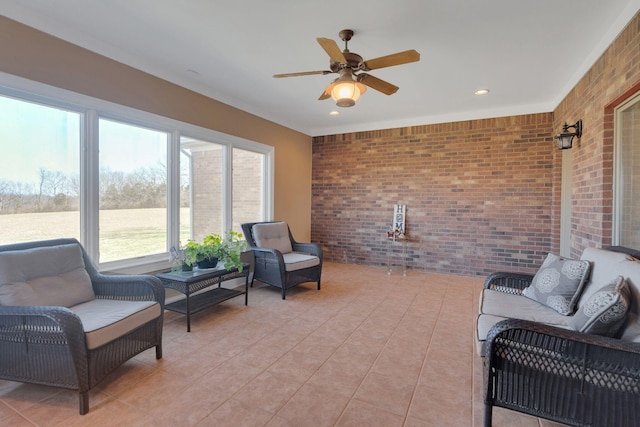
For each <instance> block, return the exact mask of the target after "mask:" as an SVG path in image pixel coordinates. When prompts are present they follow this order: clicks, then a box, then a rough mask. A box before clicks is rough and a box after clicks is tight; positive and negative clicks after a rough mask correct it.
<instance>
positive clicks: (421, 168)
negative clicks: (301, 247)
mask: <svg viewBox="0 0 640 427" xmlns="http://www.w3.org/2000/svg"><path fill="white" fill-rule="evenodd" d="M552 119H553V117H552V114H551V113H546V114H534V115H523V116H514V117H503V118H494V119H486V120H475V121H466V122H456V123H444V124H435V125H426V126H415V127H408V128H400V129H387V130H381V131H372V132H358V133H352V134H342V135H331V136H322V137H316V138H314V141H313V183H312V185H313V198H312V210H311V212H312V214H311V216H312V217H311V223H312V228H311V237H312V240H313V241H314V242H316V243H319V244H320V245H322V247H323V250H324V252H325V257H326V259H327V260H332V261H337V262H348V263H356V264H369V265H387V262H388V261H391V263H393V264H400V263H401V259H402V254H401V246H400V245H399V244H396V245H395V246H393V245H390V243H389V242H388V241H387V239H386V231H387V230H388V229H389V228H390V226H391V220H392V213H393V206H394V205H395V204H405V205H407V212H406V223H407V233H408V236H409V241H408V243H407V247H406V249H407V255H408V260H409V262H408V267H409V268H416V269H424V270H435V271H441V272H451V273H458V274H471V275H484V274H487V273H488V272H492V271H496V270H504V269H508V270H511V271H532V269H533V268H534V267H537V265H539V264H540V262H541V260H542V258H543V257H544V256H545V255H546V253H547V252H549V251H550V250H551V246H552V240H551V236H552V228H553V226H554V225H553V223H552V221H551V220H552V218H551V217H552V203H553V197H552V194H553V191H552V188H553V186H554V167H553V165H554V158H555V157H554V156H555V151H556V150H554V149H553V145H552V133H553V127H552V124H553V120H552ZM389 255H391V259H390V260H389Z"/></svg>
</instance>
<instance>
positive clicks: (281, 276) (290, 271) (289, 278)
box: [242, 222, 322, 299]
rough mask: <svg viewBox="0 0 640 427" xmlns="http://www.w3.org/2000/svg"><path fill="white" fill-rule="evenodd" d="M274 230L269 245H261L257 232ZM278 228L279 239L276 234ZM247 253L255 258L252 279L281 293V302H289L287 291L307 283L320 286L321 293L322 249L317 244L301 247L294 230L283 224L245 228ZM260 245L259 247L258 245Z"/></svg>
mask: <svg viewBox="0 0 640 427" xmlns="http://www.w3.org/2000/svg"><path fill="white" fill-rule="evenodd" d="M261 228H262V229H265V228H267V229H271V230H272V233H271V235H270V236H269V238H268V239H263V240H268V243H267V244H266V245H264V244H263V245H261V244H259V241H260V239H259V238H258V239H256V234H255V233H256V231H257V230H260V229H261ZM278 228H279V233H280V234H279V235H278V234H277V233H276V234H273V231H277V229H278ZM242 231H243V233H244V237H245V238H246V239H247V249H249V250H251V251H252V252H253V254H254V257H255V263H254V271H253V277H252V279H251V285H252V286H253V281H254V280H256V279H257V280H259V281H261V282H263V283H266V284H269V285H272V286H276V287H278V288H281V289H282V299H286V293H287V289H289V288H291V287H293V286H295V285H298V284H300V283H305V282H317V283H318V290H320V277H321V275H322V249H321V248H320V246H319V245H316V244H315V243H299V242H296V240H295V239H294V238H293V235H292V234H291V230H290V229H289V226H288V225H287V224H286V223H283V222H249V223H244V224H242ZM257 241H258V243H257Z"/></svg>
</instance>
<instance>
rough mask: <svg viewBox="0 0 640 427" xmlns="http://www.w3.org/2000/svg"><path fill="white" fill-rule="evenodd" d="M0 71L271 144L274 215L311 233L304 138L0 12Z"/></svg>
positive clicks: (298, 232) (303, 235)
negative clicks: (273, 174) (273, 164)
mask: <svg viewBox="0 0 640 427" xmlns="http://www.w3.org/2000/svg"><path fill="white" fill-rule="evenodd" d="M0 58H2V60H0V72H5V73H8V74H13V75H16V76H19V77H23V78H26V79H30V80H34V81H37V82H41V83H45V84H48V85H51V86H56V87H60V88H63V89H67V90H71V91H74V92H78V93H81V94H84V95H89V96H92V97H95V98H99V99H103V100H106V101H110V102H114V103H117V104H121V105H126V106H129V107H132V108H136V109H139V110H143V111H148V112H151V113H154V114H158V115H161V116H165V117H169V118H172V119H175V120H180V121H183V122H187V123H191V124H194V125H197V126H202V127H205V128H209V129H213V130H216V131H219V132H224V133H226V134H229V135H234V136H238V137H242V138H246V139H249V140H252V141H256V142H260V143H263V144H267V145H270V146H273V147H275V182H274V187H275V194H274V219H280V220H285V221H287V222H289V225H290V226H291V230H292V232H293V233H294V236H295V237H296V238H297V239H298V240H300V241H308V240H309V239H310V236H311V141H312V140H311V137H310V136H308V135H304V134H302V133H300V132H297V131H294V130H292V129H289V128H286V127H284V126H280V125H278V124H276V123H273V122H270V121H268V120H265V119H262V118H260V117H257V116H255V115H252V114H249V113H247V112H245V111H242V110H239V109H236V108H233V107H231V106H229V105H226V104H223V103H221V102H218V101H216V100H214V99H211V98H208V97H206V96H203V95H200V94H198V93H196V92H193V91H191V90H188V89H185V88H183V87H180V86H177V85H175V84H172V83H170V82H168V81H166V80H162V79H160V78H157V77H154V76H152V75H150V74H147V73H144V72H142V71H140V70H137V69H135V68H132V67H129V66H127V65H124V64H122V63H119V62H116V61H113V60H111V59H108V58H106V57H104V56H101V55H98V54H96V53H94V52H91V51H89V50H86V49H84V48H81V47H79V46H76V45H73V44H70V43H67V42H65V41H63V40H61V39H58V38H56V37H53V36H50V35H48V34H45V33H43V32H40V31H37V30H35V29H33V28H30V27H27V26H25V25H22V24H20V23H18V22H16V21H13V20H10V19H8V18H6V17H3V16H0Z"/></svg>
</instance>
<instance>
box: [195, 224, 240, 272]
mask: <svg viewBox="0 0 640 427" xmlns="http://www.w3.org/2000/svg"><path fill="white" fill-rule="evenodd" d="M205 239H206V238H205ZM246 249H247V242H246V241H245V240H244V236H243V235H242V233H238V232H237V231H233V230H230V231H227V233H226V234H225V236H224V239H222V241H221V242H220V252H219V257H220V259H221V260H222V261H223V262H224V265H225V267H226V268H229V267H236V268H237V269H238V271H242V261H241V260H240V256H241V255H242V252H244V251H245V250H246Z"/></svg>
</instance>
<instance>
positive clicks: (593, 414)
mask: <svg viewBox="0 0 640 427" xmlns="http://www.w3.org/2000/svg"><path fill="white" fill-rule="evenodd" d="M532 278H533V276H529V275H523V274H509V273H496V274H494V275H491V276H489V278H488V279H487V281H486V282H485V288H486V289H495V290H500V291H502V292H508V293H516V294H517V293H520V291H521V290H522V289H524V288H525V287H526V286H528V285H529V284H530V283H531V280H532ZM484 363H485V389H486V395H485V419H484V424H485V427H489V426H491V421H492V409H493V407H494V406H499V407H503V408H507V409H511V410H514V411H519V412H523V413H527V414H530V415H533V416H537V417H541V418H546V419H549V420H553V421H556V422H560V423H564V424H568V425H571V426H593V427H595V426H602V427H604V426H607V427H615V426H620V427H622V426H624V427H632V426H640V344H638V343H632V342H627V341H622V340H620V339H614V338H608V337H603V336H598V335H591V334H585V333H581V332H576V331H572V330H567V329H562V328H558V327H555V326H549V325H544V324H541V323H536V322H531V321H525V320H515V319H510V320H504V321H501V322H499V323H497V324H496V325H495V326H494V327H493V328H492V329H491V330H490V332H489V334H488V336H487V340H486V347H485V358H484Z"/></svg>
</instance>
